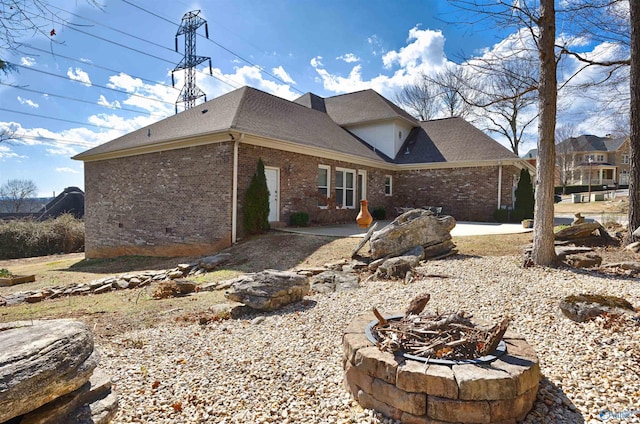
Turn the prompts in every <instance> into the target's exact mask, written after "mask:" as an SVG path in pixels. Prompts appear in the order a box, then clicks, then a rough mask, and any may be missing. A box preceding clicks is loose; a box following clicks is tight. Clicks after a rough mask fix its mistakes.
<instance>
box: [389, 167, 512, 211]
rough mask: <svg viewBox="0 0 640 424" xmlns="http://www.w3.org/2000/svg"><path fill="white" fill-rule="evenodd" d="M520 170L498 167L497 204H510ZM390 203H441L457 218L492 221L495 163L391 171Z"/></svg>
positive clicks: (496, 182)
mask: <svg viewBox="0 0 640 424" xmlns="http://www.w3.org/2000/svg"><path fill="white" fill-rule="evenodd" d="M519 175H520V170H519V169H517V168H516V167H514V166H503V167H502V190H501V206H502V207H506V206H509V207H510V206H511V205H512V189H513V184H514V181H517V178H518V176H519ZM393 190H394V196H393V197H394V203H395V204H396V205H397V206H400V207H423V206H442V207H443V211H442V213H443V214H446V215H452V216H453V217H454V218H455V219H456V220H458V221H492V220H493V212H494V210H495V209H496V208H497V207H498V166H484V167H465V168H449V169H428V170H412V171H403V172H397V173H395V177H394V187H393Z"/></svg>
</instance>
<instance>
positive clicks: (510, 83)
mask: <svg viewBox="0 0 640 424" xmlns="http://www.w3.org/2000/svg"><path fill="white" fill-rule="evenodd" d="M537 65H538V64H537V62H536V61H533V60H531V59H529V58H527V57H525V56H516V55H512V56H510V57H507V58H500V57H496V58H493V59H483V60H476V61H473V62H472V63H471V66H472V68H473V69H474V70H475V71H476V73H477V74H480V75H481V77H477V78H475V79H474V81H475V83H474V91H475V92H476V93H478V94H477V95H476V98H477V100H475V101H473V102H472V103H473V106H474V107H475V108H477V109H480V110H481V111H482V112H481V115H482V116H483V117H484V118H485V119H487V120H488V121H489V122H491V124H492V125H491V126H490V127H488V128H487V129H488V130H489V131H492V132H495V133H498V134H500V135H502V136H504V137H505V138H506V139H507V140H508V141H509V146H510V147H511V151H513V153H515V154H516V155H518V156H520V153H519V148H520V144H521V143H522V139H523V136H524V132H525V130H526V129H527V127H529V125H531V124H532V123H533V122H534V121H535V120H536V118H537V117H538V115H537V114H535V113H533V114H529V116H526V115H524V112H525V111H526V110H527V109H528V108H529V106H532V105H534V104H535V103H536V101H537V98H538V97H537V94H538V92H537V88H538V70H537Z"/></svg>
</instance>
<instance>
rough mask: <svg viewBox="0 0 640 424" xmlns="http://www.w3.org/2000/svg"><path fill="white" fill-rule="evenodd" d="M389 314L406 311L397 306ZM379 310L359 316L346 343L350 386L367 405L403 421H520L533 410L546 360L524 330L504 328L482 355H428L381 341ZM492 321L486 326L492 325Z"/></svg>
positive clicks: (346, 335)
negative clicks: (390, 348)
mask: <svg viewBox="0 0 640 424" xmlns="http://www.w3.org/2000/svg"><path fill="white" fill-rule="evenodd" d="M390 315H391V316H389V317H387V318H383V319H386V320H393V319H400V318H401V317H403V316H404V315H403V314H398V313H394V314H390ZM378 321H379V319H378V318H377V317H376V316H374V314H373V313H368V314H365V315H361V316H358V317H356V318H355V319H354V320H353V321H352V322H351V323H350V324H349V325H348V326H347V328H346V329H345V331H344V334H343V338H342V345H343V351H344V354H343V360H344V371H345V374H344V376H345V386H346V388H347V390H348V391H349V392H350V393H351V395H352V396H353V397H354V398H355V399H356V400H357V401H358V403H359V404H360V405H361V406H362V407H363V408H368V409H374V410H376V411H378V412H381V413H382V414H384V415H386V416H387V417H390V418H393V419H396V420H401V421H402V422H403V423H425V424H426V423H432V422H434V420H437V422H443V423H447V422H451V423H454V422H455V423H497V422H499V423H515V422H516V420H518V421H519V420H523V419H524V417H525V416H526V415H527V413H528V412H529V411H530V410H531V407H532V406H533V402H534V401H535V399H536V393H537V391H538V382H539V381H540V367H539V364H538V358H537V356H536V353H535V352H534V351H533V349H532V348H531V347H530V346H529V345H528V344H527V342H526V341H525V340H524V338H523V337H521V336H519V335H517V334H515V333H513V332H511V331H506V332H503V336H502V337H501V340H500V343H498V348H497V349H495V350H494V351H493V352H491V354H490V355H486V356H485V357H482V358H474V359H464V360H447V359H444V360H443V359H440V358H430V359H425V358H422V357H416V356H414V355H406V354H403V353H402V352H395V354H394V353H391V352H387V351H382V350H381V349H380V348H379V345H380V344H381V343H380V340H379V339H378V338H376V336H375V335H374V334H373V333H374V332H372V329H373V328H374V327H375V325H376V324H377V323H378ZM485 327H486V326H485Z"/></svg>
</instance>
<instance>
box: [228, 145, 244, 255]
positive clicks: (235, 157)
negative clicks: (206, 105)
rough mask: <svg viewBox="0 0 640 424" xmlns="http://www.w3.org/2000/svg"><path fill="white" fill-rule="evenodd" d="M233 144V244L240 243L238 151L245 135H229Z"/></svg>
mask: <svg viewBox="0 0 640 424" xmlns="http://www.w3.org/2000/svg"><path fill="white" fill-rule="evenodd" d="M229 135H230V136H231V139H232V140H234V142H233V184H232V185H233V189H232V193H231V243H232V244H235V243H236V242H237V241H238V228H237V227H238V150H239V147H240V142H241V141H242V140H243V139H244V133H242V134H240V136H239V137H237V138H235V139H234V138H233V134H229Z"/></svg>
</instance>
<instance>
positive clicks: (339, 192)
mask: <svg viewBox="0 0 640 424" xmlns="http://www.w3.org/2000/svg"><path fill="white" fill-rule="evenodd" d="M355 199H356V171H354V170H352V169H343V168H336V204H337V205H338V206H340V207H343V208H349V209H353V208H355V205H356V201H355Z"/></svg>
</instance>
